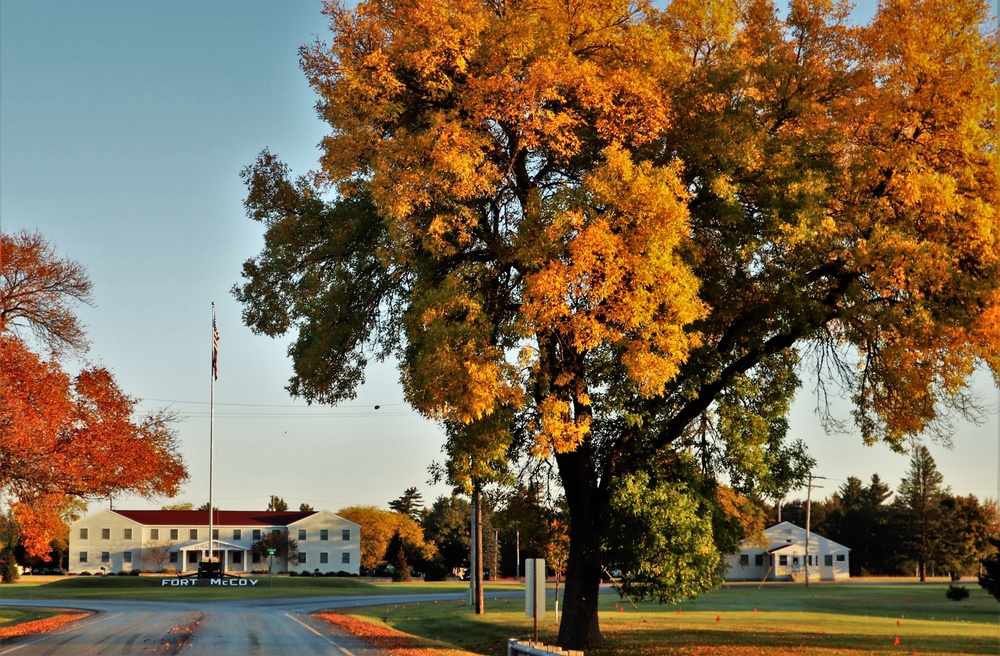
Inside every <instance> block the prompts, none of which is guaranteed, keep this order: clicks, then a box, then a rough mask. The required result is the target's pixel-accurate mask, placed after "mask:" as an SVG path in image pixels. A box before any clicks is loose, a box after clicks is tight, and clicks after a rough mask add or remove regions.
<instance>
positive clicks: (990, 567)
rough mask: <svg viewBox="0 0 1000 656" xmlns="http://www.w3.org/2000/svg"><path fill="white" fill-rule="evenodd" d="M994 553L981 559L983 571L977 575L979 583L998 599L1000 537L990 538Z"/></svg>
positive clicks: (999, 599)
mask: <svg viewBox="0 0 1000 656" xmlns="http://www.w3.org/2000/svg"><path fill="white" fill-rule="evenodd" d="M990 544H992V545H993V546H994V547H996V550H997V551H996V553H994V554H992V555H991V556H990V557H989V558H984V559H983V571H982V573H981V574H980V575H979V585H980V586H981V587H982V588H983V589H984V590H986V591H987V592H989V593H990V594H991V595H993V597H994V598H995V599H996V600H997V601H1000V538H990Z"/></svg>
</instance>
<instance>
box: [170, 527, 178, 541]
mask: <svg viewBox="0 0 1000 656" xmlns="http://www.w3.org/2000/svg"><path fill="white" fill-rule="evenodd" d="M177 537H178V532H177V529H176V528H172V529H170V539H171V540H176V539H177Z"/></svg>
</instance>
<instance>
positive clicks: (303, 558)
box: [299, 551, 306, 565]
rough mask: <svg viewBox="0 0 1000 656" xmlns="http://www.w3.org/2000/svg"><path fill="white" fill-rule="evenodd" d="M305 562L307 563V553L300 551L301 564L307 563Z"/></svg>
mask: <svg viewBox="0 0 1000 656" xmlns="http://www.w3.org/2000/svg"><path fill="white" fill-rule="evenodd" d="M305 564H306V555H305V554H304V553H302V552H301V551H300V552H299V565H305Z"/></svg>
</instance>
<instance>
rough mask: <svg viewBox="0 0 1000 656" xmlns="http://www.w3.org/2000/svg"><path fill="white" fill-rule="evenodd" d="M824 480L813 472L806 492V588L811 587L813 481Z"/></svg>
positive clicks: (810, 474) (823, 477)
mask: <svg viewBox="0 0 1000 656" xmlns="http://www.w3.org/2000/svg"><path fill="white" fill-rule="evenodd" d="M814 478H818V479H823V480H826V477H825V476H813V475H812V472H809V488H808V490H807V491H806V587H807V588H808V587H809V559H810V558H811V557H812V556H810V555H809V524H810V521H811V520H812V490H813V487H814V486H813V479H814ZM815 487H819V488H821V487H823V486H822V485H816V486H815Z"/></svg>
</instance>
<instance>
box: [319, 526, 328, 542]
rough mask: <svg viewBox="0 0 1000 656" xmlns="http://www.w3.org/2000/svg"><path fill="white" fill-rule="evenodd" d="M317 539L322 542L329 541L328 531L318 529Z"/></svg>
mask: <svg viewBox="0 0 1000 656" xmlns="http://www.w3.org/2000/svg"><path fill="white" fill-rule="evenodd" d="M319 539H320V540H324V541H325V540H329V539H330V531H328V530H327V529H325V528H323V529H320V531H319Z"/></svg>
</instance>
